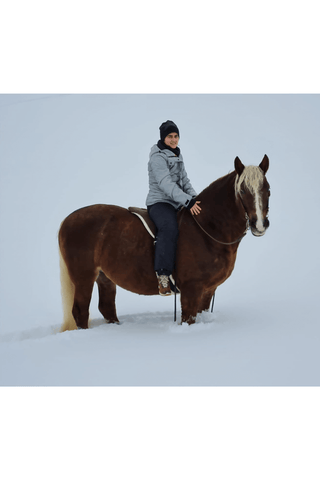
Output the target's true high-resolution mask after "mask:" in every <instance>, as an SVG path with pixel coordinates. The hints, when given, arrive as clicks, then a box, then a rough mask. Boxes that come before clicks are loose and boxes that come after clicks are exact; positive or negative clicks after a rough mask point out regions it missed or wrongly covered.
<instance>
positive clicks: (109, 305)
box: [96, 271, 119, 323]
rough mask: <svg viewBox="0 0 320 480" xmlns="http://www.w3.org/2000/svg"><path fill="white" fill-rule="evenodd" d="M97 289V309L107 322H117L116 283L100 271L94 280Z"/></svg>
mask: <svg viewBox="0 0 320 480" xmlns="http://www.w3.org/2000/svg"><path fill="white" fill-rule="evenodd" d="M96 282H97V285H98V290H99V311H100V312H101V313H102V315H103V316H104V318H105V319H106V321H107V322H108V323H119V320H118V317H117V312H116V303H115V298H116V285H115V284H114V283H113V282H112V281H111V280H109V278H107V277H106V276H105V274H104V273H103V272H102V271H100V273H99V276H98V278H97V280H96Z"/></svg>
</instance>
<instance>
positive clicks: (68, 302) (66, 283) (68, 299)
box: [59, 248, 77, 332]
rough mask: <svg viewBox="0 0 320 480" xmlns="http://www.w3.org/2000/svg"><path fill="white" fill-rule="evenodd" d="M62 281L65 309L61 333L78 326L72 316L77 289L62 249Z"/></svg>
mask: <svg viewBox="0 0 320 480" xmlns="http://www.w3.org/2000/svg"><path fill="white" fill-rule="evenodd" d="M59 255H60V281H61V297H62V308H63V324H62V327H61V332H65V331H66V330H76V328H77V325H76V322H75V319H74V318H73V315H72V308H73V302H74V293H75V287H74V284H73V283H72V281H71V278H70V275H69V272H68V267H67V265H66V262H65V261H64V258H63V257H62V254H61V251H60V248H59Z"/></svg>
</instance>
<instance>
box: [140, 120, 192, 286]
mask: <svg viewBox="0 0 320 480" xmlns="http://www.w3.org/2000/svg"><path fill="white" fill-rule="evenodd" d="M159 128H160V140H159V141H158V143H157V144H156V145H153V147H152V148H151V151H150V155H149V163H148V172H149V193H148V196H147V199H146V205H147V208H148V213H149V216H150V218H151V220H152V221H153V222H154V224H155V225H156V228H157V235H156V243H155V261H154V269H155V272H156V275H157V278H158V286H159V293H160V295H171V293H172V292H171V288H170V281H169V277H170V275H171V274H172V271H173V269H174V265H175V257H176V249H177V241H178V233H179V231H178V221H177V212H178V210H179V209H180V208H181V207H185V208H187V209H188V210H190V212H191V213H192V215H198V214H199V213H200V211H201V208H200V206H199V203H200V202H199V201H196V200H195V197H196V196H197V194H196V192H195V190H194V189H193V187H192V185H191V183H190V180H189V179H188V176H187V172H186V169H185V167H184V162H183V157H182V155H181V152H180V148H179V147H178V142H179V137H180V134H179V129H178V127H177V125H176V124H175V123H174V122H172V121H171V120H167V121H166V122H164V123H162V125H161V126H160V127H159Z"/></svg>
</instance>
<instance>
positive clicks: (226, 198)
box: [197, 172, 245, 230]
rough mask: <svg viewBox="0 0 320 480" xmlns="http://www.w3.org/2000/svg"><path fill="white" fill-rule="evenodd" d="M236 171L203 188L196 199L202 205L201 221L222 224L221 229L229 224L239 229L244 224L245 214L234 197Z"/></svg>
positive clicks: (216, 224) (217, 225)
mask: <svg viewBox="0 0 320 480" xmlns="http://www.w3.org/2000/svg"><path fill="white" fill-rule="evenodd" d="M235 178H236V173H235V172H232V173H230V174H228V175H225V176H224V177H222V178H219V179H218V180H216V181H215V182H213V183H211V185H209V186H208V187H207V188H205V189H204V190H203V191H202V192H201V193H200V194H199V195H198V198H197V200H200V201H201V204H200V206H201V207H202V211H201V214H200V216H199V220H200V217H201V221H202V222H204V223H206V224H208V225H210V224H214V225H215V227H219V225H223V229H225V228H227V227H228V226H230V228H232V229H233V230H234V228H236V227H237V225H238V227H239V230H241V229H242V228H244V227H243V225H245V214H244V209H243V207H242V205H241V203H240V202H239V201H238V200H237V199H236V194H235V188H234V183H235Z"/></svg>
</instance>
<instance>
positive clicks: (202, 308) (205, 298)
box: [198, 290, 215, 313]
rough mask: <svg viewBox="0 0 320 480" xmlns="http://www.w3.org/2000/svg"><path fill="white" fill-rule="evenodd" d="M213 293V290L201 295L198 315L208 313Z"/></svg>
mask: <svg viewBox="0 0 320 480" xmlns="http://www.w3.org/2000/svg"><path fill="white" fill-rule="evenodd" d="M214 293H215V290H213V291H210V292H204V293H203V294H202V297H201V301H200V304H199V309H198V313H201V312H208V311H209V309H210V304H211V300H212V297H213V295H214Z"/></svg>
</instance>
